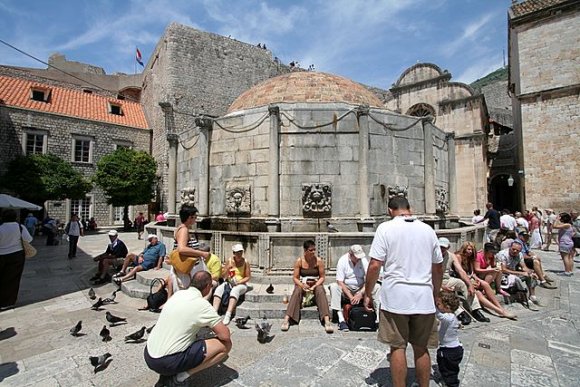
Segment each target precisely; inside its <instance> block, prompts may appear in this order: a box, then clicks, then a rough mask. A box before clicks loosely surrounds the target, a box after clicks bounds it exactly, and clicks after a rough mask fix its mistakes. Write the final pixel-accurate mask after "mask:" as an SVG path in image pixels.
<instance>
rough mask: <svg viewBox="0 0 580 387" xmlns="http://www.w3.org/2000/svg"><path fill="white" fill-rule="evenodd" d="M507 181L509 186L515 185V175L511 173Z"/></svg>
mask: <svg viewBox="0 0 580 387" xmlns="http://www.w3.org/2000/svg"><path fill="white" fill-rule="evenodd" d="M507 183H508V186H509V187H513V185H514V177H513V176H512V175H510V177H508V179H507Z"/></svg>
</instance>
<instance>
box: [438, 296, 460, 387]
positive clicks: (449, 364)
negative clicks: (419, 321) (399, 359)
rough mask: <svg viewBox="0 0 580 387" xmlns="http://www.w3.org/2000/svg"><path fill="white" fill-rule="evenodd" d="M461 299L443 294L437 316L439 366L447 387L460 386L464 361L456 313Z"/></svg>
mask: <svg viewBox="0 0 580 387" xmlns="http://www.w3.org/2000/svg"><path fill="white" fill-rule="evenodd" d="M459 303H460V301H459V298H458V297H457V296H456V295H455V293H452V292H441V298H440V300H439V301H438V302H437V311H436V312H435V316H436V317H437V319H438V320H439V348H437V365H438V367H439V373H440V374H441V377H442V378H443V382H444V383H445V386H447V387H456V386H459V379H458V377H457V375H459V364H460V363H461V360H462V359H463V346H462V345H461V342H460V341H459V335H458V329H459V326H460V325H459V321H458V320H457V317H455V313H454V312H455V311H456V310H457V308H459Z"/></svg>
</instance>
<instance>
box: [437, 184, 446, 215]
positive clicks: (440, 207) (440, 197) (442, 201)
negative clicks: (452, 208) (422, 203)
mask: <svg viewBox="0 0 580 387" xmlns="http://www.w3.org/2000/svg"><path fill="white" fill-rule="evenodd" d="M435 211H437V212H439V213H442V214H446V213H447V212H449V198H448V197H447V190H446V189H443V188H437V189H435Z"/></svg>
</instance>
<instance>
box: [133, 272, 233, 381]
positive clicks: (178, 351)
mask: <svg viewBox="0 0 580 387" xmlns="http://www.w3.org/2000/svg"><path fill="white" fill-rule="evenodd" d="M211 290H212V279H211V275H210V274H209V273H208V272H206V271H200V272H197V273H195V274H194V276H193V279H192V280H191V285H190V287H189V288H188V289H185V290H182V291H180V292H177V293H175V294H174V295H173V297H171V298H170V299H169V300H168V301H167V303H166V304H165V306H164V307H163V310H162V311H161V314H160V315H159V320H158V321H157V324H156V325H155V327H154V328H153V330H152V331H151V334H150V335H149V337H148V339H147V345H146V347H145V354H144V355H145V362H146V363H147V366H148V367H149V368H150V369H152V370H153V371H155V372H157V373H159V374H160V377H159V381H158V382H157V384H156V386H164V385H166V384H167V383H173V385H185V383H184V382H185V380H186V379H187V378H189V377H190V376H191V375H193V374H195V373H196V372H199V371H201V370H203V369H206V368H209V367H211V366H213V365H216V364H218V363H220V362H221V361H223V360H224V359H225V358H226V356H227V354H228V353H229V352H230V350H231V349H232V341H231V339H230V330H229V329H228V327H226V326H225V325H224V324H223V323H222V320H221V317H220V316H219V315H218V314H217V312H216V311H215V309H214V308H213V307H212V306H211V304H210V303H209V302H207V300H205V299H204V296H206V295H207V294H208V292H210V291H211ZM203 327H209V328H210V329H211V330H213V332H214V333H215V337H214V338H211V339H207V340H196V335H197V333H198V331H199V330H200V328H203Z"/></svg>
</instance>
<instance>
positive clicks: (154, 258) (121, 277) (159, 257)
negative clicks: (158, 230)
mask: <svg viewBox="0 0 580 387" xmlns="http://www.w3.org/2000/svg"><path fill="white" fill-rule="evenodd" d="M147 240H148V241H149V244H148V245H147V247H145V250H143V252H142V253H141V254H139V255H138V256H137V254H134V253H130V254H128V255H127V257H126V258H125V262H123V268H122V269H121V271H120V272H118V273H117V274H115V275H114V276H113V281H115V283H116V284H117V285H120V284H121V282H124V281H127V280H130V279H135V275H136V274H137V273H138V272H140V271H146V270H149V269H153V268H154V267H155V268H156V269H157V270H159V269H161V265H162V264H163V259H164V258H165V245H164V244H163V243H161V242H159V240H158V239H157V235H155V234H149V236H148V237H147ZM130 264H132V265H133V268H132V269H131V270H130V271H129V272H128V273H126V270H127V268H128V267H129V265H130Z"/></svg>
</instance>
